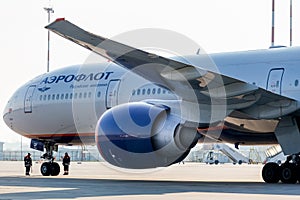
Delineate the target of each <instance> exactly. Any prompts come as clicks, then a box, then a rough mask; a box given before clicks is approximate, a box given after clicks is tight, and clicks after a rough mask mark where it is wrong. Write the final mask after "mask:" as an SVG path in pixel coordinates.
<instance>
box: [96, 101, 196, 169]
mask: <svg viewBox="0 0 300 200" xmlns="http://www.w3.org/2000/svg"><path fill="white" fill-rule="evenodd" d="M198 136H199V135H198V134H197V131H196V126H195V125H188V124H182V123H181V119H180V118H179V117H177V116H174V115H172V114H170V109H169V108H168V107H166V106H158V105H152V104H149V103H145V102H138V103H137V102H134V103H127V104H122V105H119V106H115V107H113V108H111V109H110V110H107V111H106V112H105V113H104V114H103V115H102V116H101V117H100V119H99V120H98V123H97V128H96V142H97V147H98V150H99V152H100V153H101V155H102V157H103V158H104V159H105V160H106V161H107V162H109V163H110V164H112V165H114V166H118V167H122V168H132V169H146V168H155V167H164V166H169V165H171V164H173V163H176V162H180V161H182V160H183V159H184V158H185V157H186V156H187V155H188V153H189V151H190V149H191V148H192V147H194V146H195V145H196V143H197V141H198Z"/></svg>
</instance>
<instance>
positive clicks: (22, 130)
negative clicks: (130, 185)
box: [3, 18, 300, 183]
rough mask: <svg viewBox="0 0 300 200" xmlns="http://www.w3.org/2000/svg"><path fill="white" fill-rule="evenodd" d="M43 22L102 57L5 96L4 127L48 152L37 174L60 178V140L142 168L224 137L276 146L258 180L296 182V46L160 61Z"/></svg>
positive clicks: (60, 23)
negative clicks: (276, 158) (279, 155)
mask: <svg viewBox="0 0 300 200" xmlns="http://www.w3.org/2000/svg"><path fill="white" fill-rule="evenodd" d="M46 28H47V29H48V30H50V31H52V32H54V33H56V34H58V35H60V36H62V37H64V38H66V39H68V40H70V41H72V42H74V43H76V44H78V45H81V46H83V47H84V48H87V49H89V50H90V51H92V52H94V53H96V54H99V55H100V56H102V57H104V58H107V59H108V60H109V62H103V63H95V64H83V65H75V66H70V67H65V68H61V69H58V70H54V71H51V72H48V73H45V74H42V75H40V76H38V77H36V78H34V79H32V80H30V81H29V82H27V83H25V84H24V85H23V86H21V87H20V88H19V89H18V90H17V91H16V92H15V93H14V94H13V95H12V97H11V98H10V99H9V101H8V103H7V106H6V108H5V110H4V114H3V119H4V121H5V123H6V124H7V126H8V127H10V128H11V129H12V130H13V131H15V132H17V133H19V134H21V135H22V136H25V137H27V138H31V147H32V148H34V149H37V150H40V151H44V149H45V150H46V153H45V154H44V155H43V158H45V159H46V160H49V161H47V162H44V163H43V164H42V166H41V173H42V175H44V176H49V175H52V176H56V175H58V174H59V171H60V169H59V166H58V164H57V163H56V162H55V161H54V157H53V151H55V150H57V148H58V145H61V144H65V145H80V144H95V145H97V148H98V151H99V153H100V154H101V155H102V157H103V158H104V159H105V160H106V161H107V162H108V163H110V164H111V165H114V166H117V167H121V168H130V169H146V168H155V167H167V166H170V165H172V164H174V163H178V162H180V161H182V160H183V159H184V158H185V157H186V156H187V155H188V153H189V152H190V150H191V149H192V148H193V147H194V146H195V145H196V144H197V143H201V142H213V143H217V142H220V143H221V142H227V143H232V144H235V146H236V147H238V146H239V145H270V144H280V146H281V148H282V150H283V152H284V153H285V154H286V155H288V157H287V160H286V161H285V162H284V163H283V164H281V165H279V164H277V163H267V164H266V165H264V167H263V169H262V178H263V180H264V181H265V182H266V183H278V182H279V181H281V182H283V183H296V182H297V181H300V175H299V174H300V173H299V171H300V157H299V154H300V153H299V152H300V145H299V142H300V132H299V122H300V112H299V111H300V110H299V109H300V104H299V99H300V92H299V88H300V84H299V79H300V77H299V65H300V57H299V55H300V47H278V48H270V49H263V50H252V51H240V52H226V53H214V54H209V55H208V57H207V56H203V55H201V54H200V55H187V56H184V59H182V57H171V58H167V57H163V56H160V55H157V54H154V53H150V52H147V51H144V50H141V49H137V48H133V47H131V46H128V45H125V44H122V43H119V42H116V41H113V40H110V39H107V38H104V37H101V36H98V35H95V34H92V33H90V32H87V31H85V30H83V29H82V28H80V27H78V26H76V25H75V24H73V23H71V22H69V21H67V20H65V19H64V18H58V19H57V20H55V21H54V22H52V23H51V24H49V25H48V26H46ZM207 58H209V59H207ZM215 66H216V67H215Z"/></svg>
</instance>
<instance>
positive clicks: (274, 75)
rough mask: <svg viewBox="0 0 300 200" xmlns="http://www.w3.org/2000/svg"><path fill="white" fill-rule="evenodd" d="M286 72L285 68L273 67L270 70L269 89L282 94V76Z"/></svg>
mask: <svg viewBox="0 0 300 200" xmlns="http://www.w3.org/2000/svg"><path fill="white" fill-rule="evenodd" d="M283 74H284V68H273V69H271V70H270V72H269V75H268V81H267V88H266V89H267V90H269V91H271V92H273V93H276V94H281V87H282V78H283Z"/></svg>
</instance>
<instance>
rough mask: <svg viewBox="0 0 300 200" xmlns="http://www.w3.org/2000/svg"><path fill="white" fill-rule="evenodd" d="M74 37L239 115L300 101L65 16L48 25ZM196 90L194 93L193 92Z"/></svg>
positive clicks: (290, 107) (269, 114)
mask: <svg viewBox="0 0 300 200" xmlns="http://www.w3.org/2000/svg"><path fill="white" fill-rule="evenodd" d="M46 28H47V29H49V30H51V31H52V32H54V33H57V34H58V35H60V36H62V37H64V38H66V39H68V40H71V41H73V42H75V43H77V44H79V45H81V46H83V47H85V48H87V49H89V50H91V51H93V52H95V53H97V54H99V55H101V56H103V57H105V58H107V59H109V60H111V61H112V62H114V63H116V64H118V65H121V66H123V67H125V68H127V69H129V70H132V71H133V72H135V73H137V74H139V75H140V76H142V77H144V78H146V79H147V80H149V81H152V82H154V83H156V84H159V85H162V86H165V87H167V88H169V89H171V90H172V91H173V92H175V93H176V94H177V95H178V96H180V97H181V98H182V99H184V100H186V101H191V102H195V101H197V102H196V103H198V104H203V105H211V102H212V101H213V103H214V104H220V105H222V104H224V102H226V103H225V104H226V106H227V109H228V110H229V112H230V111H236V112H234V114H235V115H238V116H239V117H245V116H246V115H247V116H251V118H256V119H268V118H274V117H278V116H283V115H286V114H289V113H292V112H294V111H296V110H297V109H298V103H297V101H295V100H293V99H290V98H287V97H284V96H281V95H278V94H275V93H272V92H270V91H267V90H265V89H263V88H259V87H257V86H255V85H252V84H249V83H245V82H243V81H241V80H237V79H235V78H232V77H228V76H226V75H222V74H220V73H217V72H213V71H209V70H206V66H205V64H204V66H193V65H191V64H187V63H183V62H179V61H175V60H172V59H169V58H165V57H162V56H159V55H156V54H153V53H148V52H146V51H143V50H140V49H136V48H133V47H130V46H128V45H125V44H121V43H119V42H116V41H113V40H110V39H107V38H104V37H101V36H98V35H95V34H92V33H89V32H87V31H85V30H83V29H81V28H80V27H78V26H76V25H74V24H72V23H70V22H69V21H67V20H65V19H63V18H62V19H57V20H56V21H54V22H53V23H51V24H49V25H48V26H46ZM191 94H194V95H191Z"/></svg>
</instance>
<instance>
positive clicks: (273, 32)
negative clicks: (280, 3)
mask: <svg viewBox="0 0 300 200" xmlns="http://www.w3.org/2000/svg"><path fill="white" fill-rule="evenodd" d="M271 31H272V33H271V47H274V39H275V0H272V30H271Z"/></svg>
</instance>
